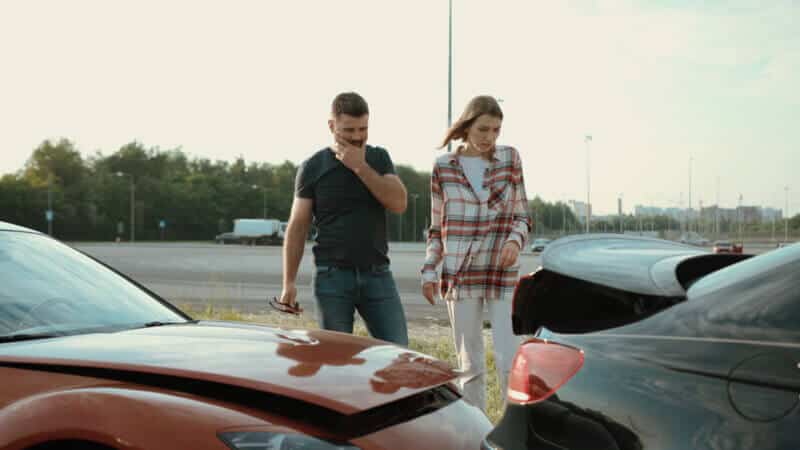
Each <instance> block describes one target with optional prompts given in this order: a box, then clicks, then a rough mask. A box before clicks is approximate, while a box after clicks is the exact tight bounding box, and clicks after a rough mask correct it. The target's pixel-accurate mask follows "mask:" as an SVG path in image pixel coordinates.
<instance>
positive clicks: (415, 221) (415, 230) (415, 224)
mask: <svg viewBox="0 0 800 450" xmlns="http://www.w3.org/2000/svg"><path fill="white" fill-rule="evenodd" d="M410 195H411V200H413V201H414V213H413V217H414V238H413V239H412V242H417V197H419V194H410Z"/></svg>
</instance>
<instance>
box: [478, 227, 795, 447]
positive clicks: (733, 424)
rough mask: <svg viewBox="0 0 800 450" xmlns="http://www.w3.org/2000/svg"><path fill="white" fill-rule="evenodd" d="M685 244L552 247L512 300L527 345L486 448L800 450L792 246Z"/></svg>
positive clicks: (610, 242)
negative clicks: (717, 249)
mask: <svg viewBox="0 0 800 450" xmlns="http://www.w3.org/2000/svg"><path fill="white" fill-rule="evenodd" d="M559 247H561V249H560V251H559ZM681 247H682V246H676V245H675V244H672V243H665V242H664V241H656V240H642V239H629V238H623V237H616V238H611V239H609V238H600V237H596V236H595V237H583V238H579V239H569V240H566V241H565V242H559V241H556V242H554V243H552V244H551V248H550V249H549V250H548V252H547V254H546V256H548V257H549V258H545V260H544V261H543V267H542V268H541V269H540V270H539V271H538V272H536V273H534V274H532V275H530V276H528V277H526V278H525V279H523V280H522V281H521V282H520V284H519V286H518V288H517V292H516V294H515V298H514V327H515V331H516V332H517V333H518V334H526V335H529V336H531V335H534V334H535V337H531V338H530V339H529V340H528V341H526V342H525V343H524V344H522V345H521V346H520V348H519V351H518V352H517V355H516V357H515V360H514V365H513V368H512V374H511V377H510V380H509V392H508V393H507V395H508V398H507V403H508V406H507V408H506V411H505V414H504V416H503V418H502V419H501V421H500V422H499V423H498V425H497V427H496V428H495V429H494V430H493V431H492V432H491V433H490V435H489V436H488V437H487V440H486V442H485V443H484V447H485V448H487V449H491V448H502V449H505V450H513V449H559V450H562V449H569V450H573V449H574V450H578V449H593V450H594V449H597V450H601V449H618V450H625V449H655V450H678V449H680V450H688V449H726V450H727V449H731V450H734V449H735V450H742V449H779V450H789V449H792V450H795V449H799V448H800V433H798V432H797V429H798V427H800V407H799V406H798V401H799V399H798V395H800V365H799V364H800V276H799V275H798V274H800V248H786V249H783V250H779V251H773V252H769V253H766V254H763V255H759V256H756V257H752V258H748V256H743V255H729V254H719V255H715V254H710V253H707V252H700V251H698V250H697V249H695V248H688V247H686V248H683V249H682V248H681ZM593 255H594V256H593ZM592 258H594V259H592ZM576 259H578V260H580V261H581V262H580V263H578V262H576V261H575V260H576ZM611 261H614V264H612V265H609V262H611ZM593 263H594V264H596V265H594V266H593ZM592 267H594V269H591V268H592ZM615 273H616V276H613V275H614V274H615Z"/></svg>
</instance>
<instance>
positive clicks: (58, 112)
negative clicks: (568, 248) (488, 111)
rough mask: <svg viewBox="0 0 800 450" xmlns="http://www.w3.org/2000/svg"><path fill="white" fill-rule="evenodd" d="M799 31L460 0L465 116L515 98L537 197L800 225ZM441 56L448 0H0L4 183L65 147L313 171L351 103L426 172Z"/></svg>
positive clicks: (569, 6) (642, 12)
mask: <svg viewBox="0 0 800 450" xmlns="http://www.w3.org/2000/svg"><path fill="white" fill-rule="evenodd" d="M798 23H800V2H797V1H781V0H775V1H770V2H758V1H756V0H753V1H747V2H737V1H724V2H723V1H720V2H695V1H624V0H615V1H556V2H540V1H528V0H518V1H513V0H493V1H492V2H486V1H480V0H453V15H452V24H453V35H452V111H453V118H454V119H455V118H456V117H457V116H458V115H460V113H461V111H462V110H463V108H464V106H465V105H466V103H467V102H468V101H469V99H470V98H472V97H473V96H476V95H484V94H485V95H493V96H495V97H497V98H499V99H501V100H502V103H501V106H502V108H503V111H504V114H505V119H504V121H503V131H502V134H501V136H500V139H499V141H498V142H499V143H501V144H506V145H512V146H514V147H516V148H517V149H518V150H519V151H520V154H521V155H522V160H523V167H524V171H525V180H526V190H527V194H528V196H529V197H530V198H533V197H534V196H536V195H538V196H540V197H541V198H542V199H544V200H546V201H568V200H580V201H585V200H586V198H587V162H588V169H589V170H588V175H589V176H588V178H589V180H590V181H589V191H590V196H591V202H592V204H593V209H594V212H595V213H596V214H606V213H612V212H616V208H617V198H618V197H621V198H622V199H623V200H622V201H623V209H624V210H625V211H626V212H632V210H633V207H634V205H637V204H642V205H654V206H661V207H681V206H682V207H686V206H688V200H689V193H690V192H691V201H692V207H694V208H697V207H698V206H699V203H700V202H702V203H703V205H709V204H716V203H717V199H718V200H719V204H720V205H721V206H723V207H735V206H736V205H737V204H738V202H739V196H740V195H741V198H742V200H741V201H742V204H744V205H762V206H767V207H774V208H779V209H783V208H784V205H785V203H786V201H787V199H788V203H789V212H790V214H792V215H794V214H797V213H798V212H800V211H798V210H800V182H798V180H799V179H800V178H799V177H798V176H797V173H798V172H799V171H800V145H798V139H797V138H794V136H793V133H792V130H798V129H800V89H798V87H799V86H800V28H798V26H797V24H798ZM447 61H448V2H447V1H446V0H406V1H403V2H397V1H393V2H389V1H384V0H338V1H334V2H331V1H324V0H318V1H313V0H292V1H286V2H284V1H282V2H278V1H269V0H262V1H230V2H221V1H219V2H214V1H202V0H194V1H177V0H176V1H166V0H163V1H151V0H138V1H130V2H125V1H107V0H97V1H88V0H74V1H70V2H61V1H55V0H54V1H37V0H29V1H14V0H0V155H2V157H0V175H2V174H9V173H15V172H17V171H19V170H21V169H22V168H23V166H24V164H25V162H26V160H27V159H28V158H29V157H30V155H31V153H32V151H33V150H34V149H35V148H36V146H38V145H39V144H40V143H41V142H42V141H44V140H45V139H59V138H62V137H63V138H67V139H70V140H71V141H73V142H74V143H75V144H76V146H77V147H78V149H79V150H80V151H81V152H82V154H83V155H84V156H86V157H88V156H90V155H93V154H95V153H96V152H100V153H101V154H103V155H109V154H111V153H113V152H114V151H116V150H117V149H119V148H120V147H121V146H123V145H125V144H126V143H129V142H131V141H138V142H140V143H142V144H143V145H145V146H146V147H158V148H160V149H162V150H166V149H173V148H181V149H182V150H183V151H184V152H185V153H187V154H188V155H189V156H190V157H196V158H204V159H210V160H212V161H215V160H226V161H231V162H232V161H233V160H234V159H235V158H237V157H239V156H242V157H243V158H244V159H245V160H246V161H247V162H248V163H249V162H265V163H282V162H283V161H286V160H289V161H291V162H293V163H300V162H301V161H302V160H303V159H305V158H307V157H308V156H310V155H311V154H312V153H313V152H314V151H315V150H317V149H320V148H323V147H325V146H326V145H328V144H329V143H330V141H331V137H330V134H329V131H328V129H327V123H326V122H327V119H328V115H329V111H330V102H331V100H332V98H333V97H334V96H335V95H336V94H337V93H339V92H343V91H356V92H359V93H360V94H362V95H363V96H364V97H365V98H366V99H367V101H368V102H369V105H370V138H369V142H370V143H371V144H373V145H381V146H383V147H386V148H387V149H388V150H389V152H390V154H391V155H392V158H393V160H394V162H395V164H403V165H408V166H412V167H414V168H415V169H417V170H423V171H430V169H431V167H432V163H433V159H434V158H435V157H436V156H437V155H438V154H440V153H441V152H442V150H439V149H438V148H437V147H438V145H439V143H440V142H441V139H442V137H443V136H444V133H445V130H446V128H447V124H448V122H447V104H448V64H447ZM586 135H591V136H592V141H591V143H590V144H589V146H588V148H587V145H586V143H585V139H584V137H585V136H586ZM587 154H588V158H587ZM690 179H691V183H690ZM787 186H788V188H789V189H788V191H786V190H785V187H787Z"/></svg>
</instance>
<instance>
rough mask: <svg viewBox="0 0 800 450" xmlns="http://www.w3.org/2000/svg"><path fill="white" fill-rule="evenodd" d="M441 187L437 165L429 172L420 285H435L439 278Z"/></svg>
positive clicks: (440, 258)
mask: <svg viewBox="0 0 800 450" xmlns="http://www.w3.org/2000/svg"><path fill="white" fill-rule="evenodd" d="M443 204H444V202H443V200H442V185H441V183H440V182H439V168H438V164H434V165H433V171H432V172H431V226H430V228H429V229H428V245H427V247H426V248H425V264H424V265H423V266H422V271H421V272H422V283H423V284H425V283H435V282H436V281H438V279H439V277H438V275H437V274H436V267H437V266H438V265H439V263H440V262H441V261H442V207H443Z"/></svg>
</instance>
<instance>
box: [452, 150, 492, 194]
mask: <svg viewBox="0 0 800 450" xmlns="http://www.w3.org/2000/svg"><path fill="white" fill-rule="evenodd" d="M458 162H460V163H461V167H462V168H463V169H464V175H466V176H467V180H469V184H470V185H471V186H472V190H473V191H475V194H476V195H477V196H478V198H479V199H480V200H481V201H482V202H485V201H486V199H488V198H489V191H488V190H487V189H486V188H484V187H483V175H484V174H485V173H486V169H488V168H489V161H488V160H486V159H485V158H484V157H482V156H463V155H459V156H458Z"/></svg>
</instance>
